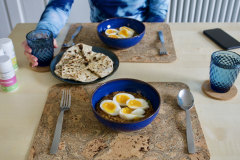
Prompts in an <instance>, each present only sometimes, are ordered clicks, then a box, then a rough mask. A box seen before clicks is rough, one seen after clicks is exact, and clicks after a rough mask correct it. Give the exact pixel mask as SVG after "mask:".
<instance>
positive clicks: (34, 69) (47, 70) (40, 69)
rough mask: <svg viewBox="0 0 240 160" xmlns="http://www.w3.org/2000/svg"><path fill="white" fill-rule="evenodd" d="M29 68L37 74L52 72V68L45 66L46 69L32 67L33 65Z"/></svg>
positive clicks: (30, 64)
mask: <svg viewBox="0 0 240 160" xmlns="http://www.w3.org/2000/svg"><path fill="white" fill-rule="evenodd" d="M29 66H30V68H31V70H33V71H35V72H49V71H50V66H45V67H40V66H35V67H32V63H29Z"/></svg>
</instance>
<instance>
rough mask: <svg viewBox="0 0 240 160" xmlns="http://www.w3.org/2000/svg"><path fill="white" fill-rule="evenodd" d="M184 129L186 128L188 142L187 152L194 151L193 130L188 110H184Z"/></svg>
mask: <svg viewBox="0 0 240 160" xmlns="http://www.w3.org/2000/svg"><path fill="white" fill-rule="evenodd" d="M186 128H187V129H186V130H187V144H188V152H189V153H193V154H194V153H195V145H194V139H193V131H192V123H191V117H190V113H189V110H186Z"/></svg>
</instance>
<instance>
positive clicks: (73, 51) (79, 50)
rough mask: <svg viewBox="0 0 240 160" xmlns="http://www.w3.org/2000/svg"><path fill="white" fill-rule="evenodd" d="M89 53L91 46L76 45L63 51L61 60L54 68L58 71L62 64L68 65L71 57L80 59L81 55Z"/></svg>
mask: <svg viewBox="0 0 240 160" xmlns="http://www.w3.org/2000/svg"><path fill="white" fill-rule="evenodd" d="M90 51H92V46H89V45H86V44H82V43H78V44H76V45H74V46H72V47H70V48H69V49H67V50H66V51H65V53H64V54H63V55H62V58H61V60H60V61H59V62H58V63H57V64H56V66H55V68H56V69H60V68H61V67H62V66H63V64H66V63H68V61H69V59H70V58H71V57H73V56H77V55H79V56H81V57H82V54H83V53H87V52H90Z"/></svg>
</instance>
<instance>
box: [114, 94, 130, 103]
mask: <svg viewBox="0 0 240 160" xmlns="http://www.w3.org/2000/svg"><path fill="white" fill-rule="evenodd" d="M119 95H126V96H128V97H129V99H134V96H133V95H131V94H129V93H118V94H116V95H115V96H114V97H113V101H115V102H117V103H118V104H119V105H120V106H127V104H126V103H120V102H118V101H117V96H119Z"/></svg>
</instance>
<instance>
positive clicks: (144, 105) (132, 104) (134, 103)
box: [126, 98, 149, 110]
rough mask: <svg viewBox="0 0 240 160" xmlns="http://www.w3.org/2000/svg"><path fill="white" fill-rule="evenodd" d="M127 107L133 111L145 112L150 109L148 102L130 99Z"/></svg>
mask: <svg viewBox="0 0 240 160" xmlns="http://www.w3.org/2000/svg"><path fill="white" fill-rule="evenodd" d="M126 104H127V106H128V107H129V108H131V109H138V108H141V109H143V110H146V109H148V108H149V105H148V102H147V101H146V100H144V99H138V98H135V99H129V100H128V101H127V102H126Z"/></svg>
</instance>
